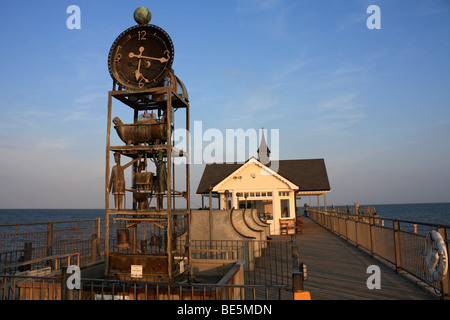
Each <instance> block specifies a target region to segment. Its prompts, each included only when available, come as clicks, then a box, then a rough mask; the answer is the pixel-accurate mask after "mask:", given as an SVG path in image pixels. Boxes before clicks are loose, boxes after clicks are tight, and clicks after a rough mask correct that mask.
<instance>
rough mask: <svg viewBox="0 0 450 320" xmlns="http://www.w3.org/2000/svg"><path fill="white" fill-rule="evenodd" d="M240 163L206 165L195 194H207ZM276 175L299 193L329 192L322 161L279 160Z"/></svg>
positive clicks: (238, 166)
mask: <svg viewBox="0 0 450 320" xmlns="http://www.w3.org/2000/svg"><path fill="white" fill-rule="evenodd" d="M242 165H243V164H242V163H231V164H228V163H224V164H218V163H212V164H207V165H206V167H205V170H204V171H203V176H202V178H201V180H200V183H199V185H198V188H197V194H202V193H208V192H209V191H208V187H209V186H213V187H214V186H215V185H217V184H218V183H219V182H221V181H222V180H223V179H225V178H226V177H228V176H229V175H230V174H232V173H233V172H234V171H236V170H237V169H239V168H240V167H241V166H242ZM277 173H278V174H279V175H281V176H283V177H285V178H286V179H288V180H289V181H291V182H292V183H294V184H296V185H297V186H299V187H300V191H329V190H331V188H330V183H329V181H328V174H327V169H326V167H325V161H324V159H303V160H280V161H278V171H277Z"/></svg>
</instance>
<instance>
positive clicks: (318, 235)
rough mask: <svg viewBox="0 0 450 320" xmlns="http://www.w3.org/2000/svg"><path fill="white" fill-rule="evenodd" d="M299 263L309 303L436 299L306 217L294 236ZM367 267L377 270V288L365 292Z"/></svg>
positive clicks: (367, 275) (366, 289)
mask: <svg viewBox="0 0 450 320" xmlns="http://www.w3.org/2000/svg"><path fill="white" fill-rule="evenodd" d="M295 241H296V244H297V245H298V248H299V254H300V262H302V263H305V264H306V265H307V267H308V278H307V280H306V281H304V289H305V290H306V291H309V292H310V294H311V299H312V300H436V299H437V298H436V297H435V296H433V295H432V294H431V293H429V292H428V291H426V290H425V289H424V288H421V287H419V286H418V285H417V284H416V283H414V282H413V281H411V280H409V279H407V278H406V277H405V276H403V275H401V274H398V273H396V272H395V270H393V269H392V268H390V267H389V266H387V265H385V264H383V263H382V262H381V261H379V260H377V259H375V258H372V257H371V256H370V255H369V254H367V253H365V252H363V251H362V250H360V249H358V248H356V247H355V246H354V245H352V244H350V243H348V242H346V241H345V240H344V239H341V238H340V237H338V236H337V235H335V234H333V233H331V232H329V231H328V230H326V229H324V228H323V227H321V226H320V225H318V224H317V223H315V222H314V221H312V220H310V219H309V218H304V219H303V234H298V235H296V236H295ZM370 265H377V266H378V267H380V270H381V288H380V289H372V290H370V289H368V288H367V285H366V281H367V279H368V277H369V276H370V275H371V273H367V268H368V267H369V266H370Z"/></svg>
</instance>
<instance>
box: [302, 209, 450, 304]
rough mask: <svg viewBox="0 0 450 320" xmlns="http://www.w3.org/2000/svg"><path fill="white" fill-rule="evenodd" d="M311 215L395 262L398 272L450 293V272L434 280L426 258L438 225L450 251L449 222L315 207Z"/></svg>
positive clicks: (378, 254) (371, 250) (372, 253)
mask: <svg viewBox="0 0 450 320" xmlns="http://www.w3.org/2000/svg"><path fill="white" fill-rule="evenodd" d="M308 216H309V217H310V218H311V219H312V220H314V221H315V222H317V223H318V224H320V225H321V226H323V227H325V228H326V229H328V230H329V231H331V232H333V233H335V234H337V235H338V236H340V237H341V238H343V239H345V240H347V241H348V242H351V243H353V244H354V245H356V246H357V247H358V248H360V249H361V250H364V251H366V252H367V253H368V254H370V255H372V256H373V257H376V258H380V259H381V260H382V261H384V262H386V263H387V264H390V265H392V266H393V267H394V268H395V269H396V271H397V272H401V273H404V274H406V275H407V276H413V277H414V278H416V279H418V280H419V281H421V282H423V283H424V284H425V285H428V286H429V287H430V288H431V289H432V290H434V291H435V292H436V293H438V294H441V295H442V297H447V298H448V297H449V295H450V280H449V278H450V277H449V275H447V276H446V277H445V278H444V279H443V280H442V281H433V280H432V278H431V276H430V274H429V272H428V269H427V266H426V263H425V259H424V257H425V254H424V252H425V245H426V234H427V230H431V229H434V230H436V231H438V232H439V233H440V234H441V235H442V236H443V238H444V239H445V243H446V245H447V252H448V247H449V238H448V235H449V234H448V232H449V231H450V227H449V226H438V225H433V224H427V223H420V222H415V221H405V220H395V219H385V218H381V217H379V216H377V215H358V214H345V213H339V212H327V211H322V210H315V209H309V210H308ZM418 230H420V232H418ZM410 278H411V277H410Z"/></svg>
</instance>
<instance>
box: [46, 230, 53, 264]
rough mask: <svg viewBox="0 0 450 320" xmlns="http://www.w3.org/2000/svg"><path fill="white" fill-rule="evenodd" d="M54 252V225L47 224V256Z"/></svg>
mask: <svg viewBox="0 0 450 320" xmlns="http://www.w3.org/2000/svg"><path fill="white" fill-rule="evenodd" d="M52 252H53V223H51V222H49V223H47V256H51V255H52Z"/></svg>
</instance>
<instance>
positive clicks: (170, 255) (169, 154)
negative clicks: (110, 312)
mask: <svg viewBox="0 0 450 320" xmlns="http://www.w3.org/2000/svg"><path fill="white" fill-rule="evenodd" d="M172 113H173V110H172V89H171V87H169V86H168V87H167V104H166V115H167V117H166V119H167V126H166V127H167V149H166V150H167V166H166V168H167V179H166V181H167V258H168V263H167V269H168V270H167V271H168V276H169V279H171V278H172V271H173V270H172V266H173V252H172V236H173V235H172V218H173V216H172V197H173V195H172V183H171V182H172V139H171V137H172V120H173V114H172Z"/></svg>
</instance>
